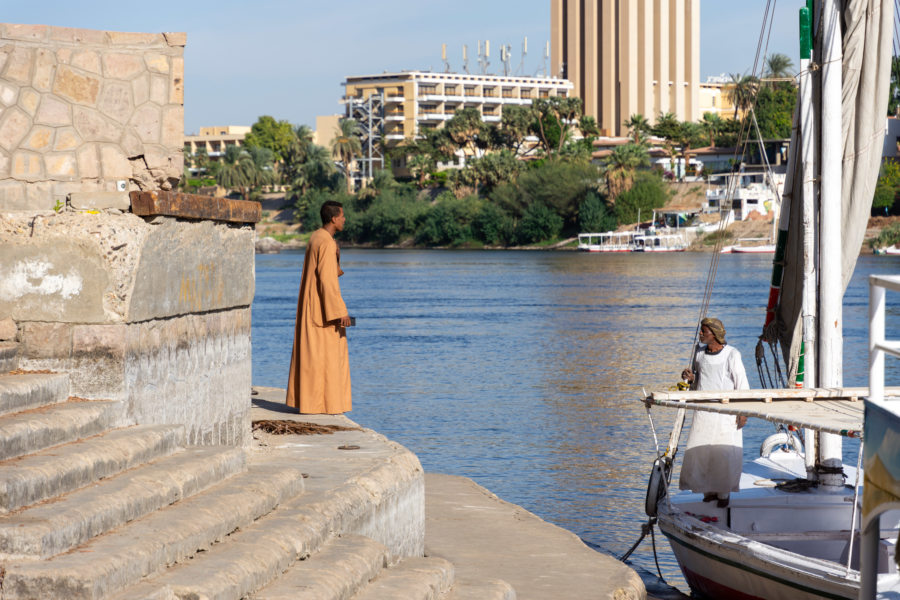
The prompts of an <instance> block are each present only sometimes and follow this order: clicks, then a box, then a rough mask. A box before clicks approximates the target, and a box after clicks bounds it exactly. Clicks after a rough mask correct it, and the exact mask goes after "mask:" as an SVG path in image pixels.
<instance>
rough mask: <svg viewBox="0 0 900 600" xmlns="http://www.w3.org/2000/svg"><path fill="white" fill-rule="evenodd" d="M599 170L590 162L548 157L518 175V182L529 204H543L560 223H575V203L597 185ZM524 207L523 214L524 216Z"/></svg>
mask: <svg viewBox="0 0 900 600" xmlns="http://www.w3.org/2000/svg"><path fill="white" fill-rule="evenodd" d="M599 181H600V172H599V170H598V169H597V166H596V165H593V164H591V163H590V162H577V161H568V160H548V161H547V162H545V163H544V164H541V165H538V166H537V167H534V168H531V169H528V170H526V171H524V172H522V174H521V175H519V178H518V180H517V185H518V187H519V189H520V190H521V192H522V195H523V196H524V197H525V200H526V202H527V204H528V205H532V204H542V205H544V206H546V207H549V208H550V209H552V210H553V211H554V212H555V213H556V214H557V215H559V216H560V217H561V218H562V219H563V225H564V226H566V227H569V228H571V229H573V230H574V229H575V228H576V227H577V219H578V205H579V204H580V203H581V201H582V200H583V199H584V197H585V196H586V195H587V194H588V193H590V192H592V191H594V190H596V189H597V186H598V184H599ZM527 211H528V209H527V208H526V209H525V211H524V213H523V216H522V218H523V219H524V216H525V213H527Z"/></svg>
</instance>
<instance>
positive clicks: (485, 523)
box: [0, 342, 645, 600]
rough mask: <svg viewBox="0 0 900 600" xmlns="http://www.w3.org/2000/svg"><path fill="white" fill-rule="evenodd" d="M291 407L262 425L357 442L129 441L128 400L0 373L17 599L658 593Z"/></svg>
mask: <svg viewBox="0 0 900 600" xmlns="http://www.w3.org/2000/svg"><path fill="white" fill-rule="evenodd" d="M17 350H18V349H17V348H16V345H15V344H14V343H10V342H6V343H3V344H0V367H2V368H3V369H4V370H7V369H15V367H16V354H17ZM282 398H283V391H282V390H273V389H271V388H263V389H261V390H260V391H259V395H258V396H257V397H256V400H254V407H253V408H252V411H251V412H252V418H253V420H254V421H259V420H279V421H285V420H287V421H303V422H306V423H314V424H318V425H337V426H341V427H342V428H344V430H341V431H336V432H335V433H333V434H331V435H303V436H301V435H296V434H292V435H276V434H272V433H264V432H262V431H257V432H255V433H254V440H253V443H252V444H251V445H250V446H249V447H245V448H241V447H234V446H227V447H226V446H191V445H188V444H187V443H186V440H185V431H184V428H183V427H182V426H179V425H131V426H125V427H122V426H121V418H122V414H121V413H122V408H123V403H122V402H121V401H109V400H84V399H81V398H75V397H70V396H69V380H68V376H67V375H65V374H58V373H23V372H21V371H15V370H14V371H13V372H12V373H9V374H5V375H0V440H2V444H0V448H2V449H3V453H2V455H0V481H2V482H3V483H2V485H0V568H2V570H0V572H2V575H0V578H2V580H0V584H2V589H3V598H4V599H37V598H40V599H42V600H53V599H63V598H65V599H67V600H68V599H85V600H87V599H90V600H102V599H111V600H126V599H127V600H141V599H144V600H163V599H165V600H175V599H179V600H186V599H189V598H191V599H195V598H210V599H212V598H215V599H217V600H226V599H233V600H239V599H243V598H252V599H257V600H264V599H265V600H280V599H285V600H286V599H288V598H290V599H292V600H296V599H309V600H313V599H315V600H326V599H335V600H337V599H339V598H341V599H355V600H388V599H397V598H403V599H413V600H414V599H422V600H426V599H428V600H431V599H443V600H493V599H496V600H514V599H515V598H522V599H527V598H535V599H537V598H546V599H548V600H549V599H559V598H586V597H591V598H610V599H613V598H615V599H622V600H627V599H639V598H644V597H645V592H644V588H643V585H642V584H641V582H640V580H639V579H638V577H637V575H636V574H635V573H634V572H633V571H631V570H630V569H629V568H627V567H626V566H624V565H622V564H620V563H618V562H617V561H615V560H614V559H612V558H610V557H606V556H603V555H601V554H598V553H596V552H593V551H591V550H590V549H588V548H587V547H586V546H585V545H584V544H583V543H581V541H580V540H578V539H577V538H576V537H575V536H573V535H572V534H570V533H568V532H565V531H563V530H560V529H558V528H556V527H554V526H552V525H548V524H547V523H544V522H543V521H541V520H540V519H538V518H537V517H535V516H534V515H531V514H530V513H527V512H526V511H524V510H522V509H521V508H519V507H516V506H513V505H509V504H507V503H504V502H502V501H501V500H499V499H498V498H496V497H494V496H492V495H491V494H490V493H489V492H487V491H486V490H483V489H482V488H479V487H478V486H476V485H474V484H473V483H472V482H470V481H469V480H466V479H463V478H457V477H446V476H431V475H429V476H427V477H426V476H425V474H424V473H423V471H422V467H421V465H420V463H419V461H418V459H417V458H416V457H415V456H414V455H413V454H412V453H410V452H409V451H408V450H406V449H405V448H403V447H402V446H399V445H398V444H395V443H393V442H390V441H389V440H387V439H386V438H384V437H383V436H380V435H378V434H377V433H375V432H373V431H370V430H365V429H362V428H359V427H358V426H357V425H356V424H355V423H353V422H352V421H350V420H349V419H347V418H346V417H343V416H325V415H322V416H309V415H302V416H301V415H297V414H294V413H292V412H288V411H287V410H286V408H285V407H284V405H283V404H282V403H281V401H282ZM426 523H427V527H428V529H429V531H428V534H427V535H426V534H425V527H426Z"/></svg>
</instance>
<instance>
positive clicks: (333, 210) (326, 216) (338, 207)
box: [319, 200, 344, 225]
mask: <svg viewBox="0 0 900 600" xmlns="http://www.w3.org/2000/svg"><path fill="white" fill-rule="evenodd" d="M343 209H344V205H343V204H341V203H340V202H336V201H334V200H328V201H327V202H325V203H324V204H322V208H320V209H319V216H320V217H322V225H328V224H329V223H331V220H332V219H333V218H335V217H336V216H338V215H339V214H341V211H342V210H343Z"/></svg>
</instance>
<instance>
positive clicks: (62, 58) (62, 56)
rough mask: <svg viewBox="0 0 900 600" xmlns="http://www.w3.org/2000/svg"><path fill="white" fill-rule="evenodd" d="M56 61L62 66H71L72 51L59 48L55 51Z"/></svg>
mask: <svg viewBox="0 0 900 600" xmlns="http://www.w3.org/2000/svg"><path fill="white" fill-rule="evenodd" d="M56 61H57V62H60V63H62V64H64V65H70V64H72V49H71V48H60V49H59V50H57V51H56Z"/></svg>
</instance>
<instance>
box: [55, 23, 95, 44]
mask: <svg viewBox="0 0 900 600" xmlns="http://www.w3.org/2000/svg"><path fill="white" fill-rule="evenodd" d="M49 29H50V40H52V41H54V42H68V43H70V44H79V45H101V46H105V45H106V44H107V42H108V41H109V40H108V38H107V35H106V32H105V31H98V30H96V29H78V28H75V27H50V28H49Z"/></svg>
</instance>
